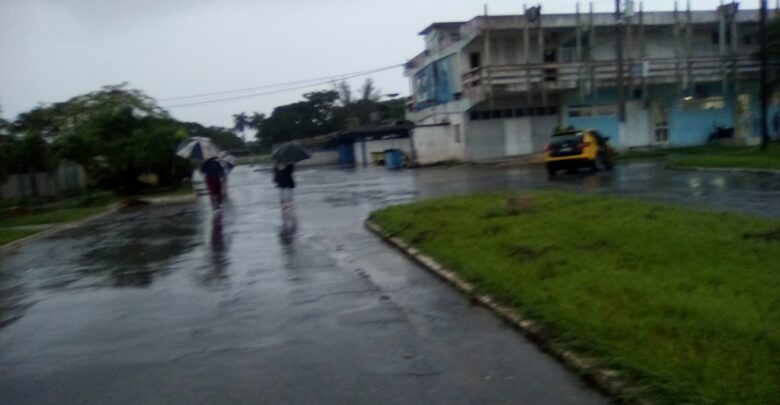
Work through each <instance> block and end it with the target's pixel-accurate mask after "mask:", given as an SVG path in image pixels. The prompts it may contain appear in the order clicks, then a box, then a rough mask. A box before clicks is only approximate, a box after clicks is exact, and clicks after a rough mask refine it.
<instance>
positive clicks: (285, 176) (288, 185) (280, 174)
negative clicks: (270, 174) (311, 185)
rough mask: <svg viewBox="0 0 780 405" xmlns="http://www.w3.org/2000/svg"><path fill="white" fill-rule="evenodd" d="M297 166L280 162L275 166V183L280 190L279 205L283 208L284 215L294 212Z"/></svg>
mask: <svg viewBox="0 0 780 405" xmlns="http://www.w3.org/2000/svg"><path fill="white" fill-rule="evenodd" d="M294 172H295V165H294V164H293V163H291V162H278V163H277V164H276V165H275V166H274V183H276V187H278V188H279V203H280V204H281V206H282V213H285V212H287V211H290V210H292V208H293V205H292V202H293V189H294V188H295V179H293V173H294Z"/></svg>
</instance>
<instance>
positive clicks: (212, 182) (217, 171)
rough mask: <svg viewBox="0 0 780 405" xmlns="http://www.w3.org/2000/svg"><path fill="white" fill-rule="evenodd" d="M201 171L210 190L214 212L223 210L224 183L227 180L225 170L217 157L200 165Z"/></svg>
mask: <svg viewBox="0 0 780 405" xmlns="http://www.w3.org/2000/svg"><path fill="white" fill-rule="evenodd" d="M200 171H201V172H202V173H203V175H204V176H205V177H206V186H207V187H208V189H209V198H210V199H211V208H213V209H214V211H219V210H221V209H222V197H223V195H222V182H223V180H224V178H225V169H224V168H223V167H222V164H221V163H220V162H219V161H218V160H217V158H216V157H210V158H208V159H206V161H205V162H203V164H202V165H200Z"/></svg>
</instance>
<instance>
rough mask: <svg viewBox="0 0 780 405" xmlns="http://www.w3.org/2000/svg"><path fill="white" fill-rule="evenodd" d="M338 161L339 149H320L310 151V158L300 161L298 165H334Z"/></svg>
mask: <svg viewBox="0 0 780 405" xmlns="http://www.w3.org/2000/svg"><path fill="white" fill-rule="evenodd" d="M338 163H339V151H337V150H321V151H316V152H314V153H312V156H311V158H309V159H306V160H304V161H302V162H301V163H300V166H320V165H335V164H338Z"/></svg>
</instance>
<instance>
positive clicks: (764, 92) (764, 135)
mask: <svg viewBox="0 0 780 405" xmlns="http://www.w3.org/2000/svg"><path fill="white" fill-rule="evenodd" d="M766 1H767V0H761V30H760V35H761V149H766V148H767V147H768V146H769V128H768V125H767V119H768V118H769V117H768V116H767V104H769V88H768V84H767V76H768V73H769V72H767V70H768V66H767V65H768V62H767V60H768V58H769V55H767V38H766V13H767V10H766V7H767V5H766Z"/></svg>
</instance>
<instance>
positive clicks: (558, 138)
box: [552, 132, 582, 144]
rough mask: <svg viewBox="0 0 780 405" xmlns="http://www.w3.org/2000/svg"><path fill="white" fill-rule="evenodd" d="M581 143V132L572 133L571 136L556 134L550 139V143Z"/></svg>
mask: <svg viewBox="0 0 780 405" xmlns="http://www.w3.org/2000/svg"><path fill="white" fill-rule="evenodd" d="M570 141H574V142H581V141H582V132H577V133H572V134H556V135H553V137H552V143H556V144H559V143H564V142H570Z"/></svg>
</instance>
